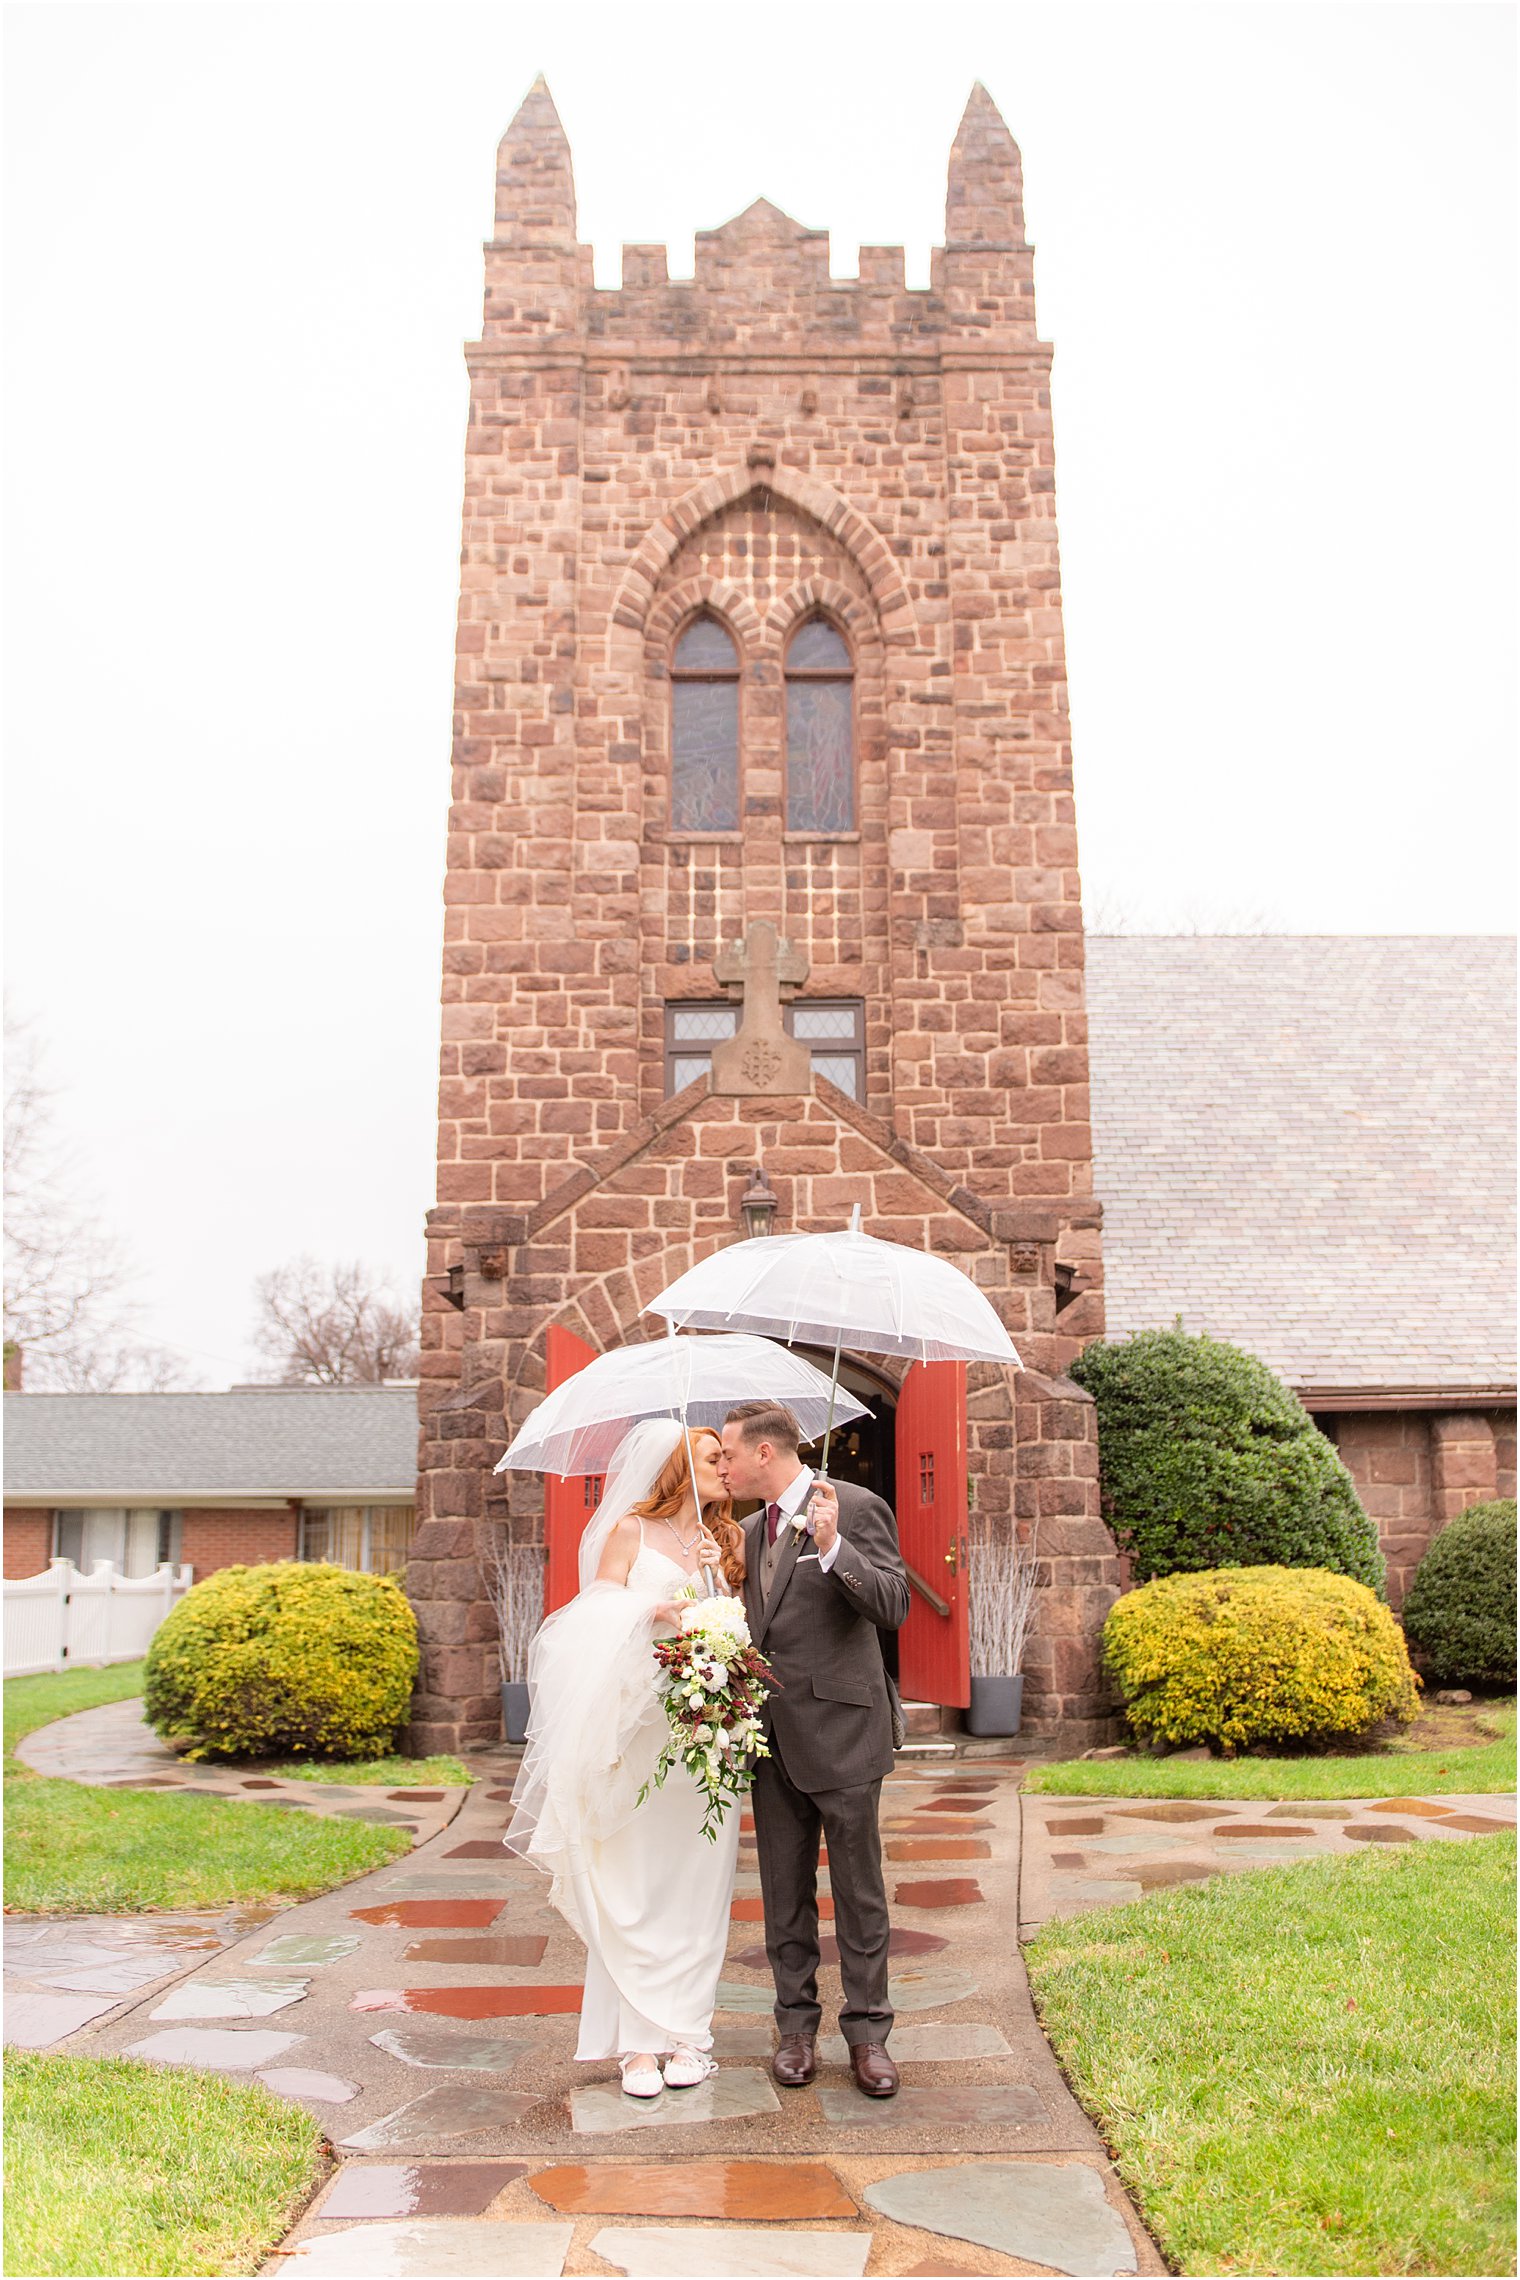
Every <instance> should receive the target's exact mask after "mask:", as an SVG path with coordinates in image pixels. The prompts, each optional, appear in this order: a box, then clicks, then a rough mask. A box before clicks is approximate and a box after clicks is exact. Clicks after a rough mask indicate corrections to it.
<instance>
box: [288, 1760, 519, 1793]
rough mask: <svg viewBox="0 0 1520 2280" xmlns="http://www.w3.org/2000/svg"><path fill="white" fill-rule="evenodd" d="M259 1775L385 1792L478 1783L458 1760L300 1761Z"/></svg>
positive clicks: (449, 1787)
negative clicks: (366, 1786)
mask: <svg viewBox="0 0 1520 2280" xmlns="http://www.w3.org/2000/svg"><path fill="white" fill-rule="evenodd" d="M259 1771H260V1772H261V1773H273V1774H278V1776H279V1778H280V1780H281V1781H330V1782H333V1783H343V1782H350V1781H360V1782H374V1783H375V1784H376V1786H377V1787H380V1788H385V1789H464V1788H468V1786H469V1785H470V1783H471V1782H473V1781H474V1779H475V1776H474V1774H473V1773H471V1771H470V1769H469V1767H468V1766H467V1765H465V1764H463V1763H462V1762H461V1760H460V1759H458V1758H457V1757H425V1758H408V1757H384V1758H360V1759H358V1760H357V1761H356V1762H355V1763H354V1764H353V1765H343V1764H341V1763H340V1762H337V1761H335V1760H329V1759H326V1758H324V1759H323V1760H322V1762H321V1764H320V1765H319V1764H317V1763H316V1762H315V1761H314V1760H313V1759H311V1758H300V1759H296V1760H294V1761H293V1762H292V1763H291V1764H289V1765H270V1766H260V1768H259Z"/></svg>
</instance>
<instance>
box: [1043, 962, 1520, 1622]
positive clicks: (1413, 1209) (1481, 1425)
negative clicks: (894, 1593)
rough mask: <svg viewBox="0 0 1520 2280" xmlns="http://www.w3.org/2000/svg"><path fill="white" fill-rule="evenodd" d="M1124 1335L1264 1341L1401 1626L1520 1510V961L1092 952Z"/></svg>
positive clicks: (1103, 1172) (1097, 1081)
mask: <svg viewBox="0 0 1520 2280" xmlns="http://www.w3.org/2000/svg"><path fill="white" fill-rule="evenodd" d="M1087 947H1088V994H1089V1001H1090V1006H1091V1017H1092V1056H1093V1141H1094V1153H1095V1159H1096V1168H1097V1179H1098V1184H1099V1189H1100V1192H1101V1194H1102V1196H1103V1198H1104V1212H1105V1218H1104V1230H1103V1235H1104V1255H1105V1259H1106V1262H1107V1289H1106V1293H1105V1296H1106V1300H1107V1308H1108V1333H1109V1336H1110V1337H1124V1336H1127V1335H1128V1334H1129V1333H1130V1332H1132V1331H1135V1330H1145V1329H1150V1328H1152V1327H1154V1326H1156V1325H1158V1324H1161V1325H1165V1324H1169V1323H1171V1322H1173V1321H1174V1320H1176V1319H1177V1317H1178V1316H1179V1315H1180V1316H1181V1318H1182V1321H1183V1324H1184V1326H1185V1328H1187V1329H1189V1330H1192V1331H1206V1332H1208V1333H1209V1334H1210V1335H1211V1336H1213V1337H1217V1338H1227V1339H1229V1340H1231V1341H1232V1342H1233V1343H1234V1344H1237V1345H1242V1346H1248V1347H1249V1348H1250V1349H1251V1351H1252V1352H1253V1353H1257V1354H1260V1355H1261V1357H1262V1359H1263V1360H1264V1361H1266V1362H1269V1363H1270V1364H1271V1366H1272V1368H1273V1369H1275V1370H1276V1371H1278V1372H1279V1374H1280V1375H1281V1376H1282V1377H1284V1378H1286V1380H1287V1382H1288V1383H1289V1385H1291V1386H1292V1387H1293V1389H1294V1391H1295V1392H1296V1393H1297V1394H1298V1396H1299V1398H1300V1400H1301V1401H1302V1402H1303V1403H1304V1405H1305V1407H1306V1408H1307V1409H1308V1410H1309V1411H1310V1412H1311V1413H1312V1414H1313V1416H1314V1419H1315V1422H1316V1423H1317V1424H1318V1425H1319V1427H1320V1429H1321V1431H1322V1432H1325V1433H1328V1435H1329V1436H1330V1438H1331V1439H1332V1440H1333V1441H1334V1442H1335V1443H1336V1446H1337V1447H1338V1449H1339V1450H1340V1454H1341V1458H1342V1461H1343V1462H1344V1463H1345V1465H1346V1467H1347V1469H1348V1471H1349V1472H1350V1473H1351V1476H1352V1478H1353V1479H1354V1480H1355V1482H1356V1485H1357V1490H1358V1493H1359V1494H1360V1496H1361V1499H1362V1502H1363V1503H1364V1504H1365V1506H1366V1508H1367V1510H1368V1511H1369V1512H1370V1513H1371V1515H1372V1517H1373V1518H1374V1519H1375V1520H1376V1522H1377V1524H1378V1529H1379V1533H1380V1535H1381V1537H1382V1542H1383V1550H1384V1552H1385V1554H1386V1555H1387V1559H1388V1596H1389V1599H1390V1601H1391V1602H1392V1604H1393V1605H1394V1606H1395V1607H1399V1606H1401V1605H1402V1604H1403V1598H1404V1591H1405V1588H1406V1586H1407V1584H1408V1582H1409V1578H1410V1575H1411V1574H1412V1572H1413V1570H1414V1568H1415V1567H1416V1566H1417V1564H1418V1562H1419V1559H1420V1555H1421V1553H1422V1552H1423V1551H1424V1549H1425V1546H1426V1545H1427V1544H1428V1543H1429V1541H1430V1538H1431V1535H1432V1534H1433V1533H1434V1531H1435V1530H1436V1529H1437V1528H1439V1527H1440V1526H1442V1525H1443V1523H1444V1522H1445V1521H1447V1520H1450V1519H1452V1518H1454V1517H1455V1515H1456V1514H1457V1513H1458V1512H1462V1511H1465V1510H1466V1508H1467V1506H1468V1505H1470V1504H1477V1503H1481V1502H1484V1501H1486V1500H1487V1499H1488V1498H1490V1497H1494V1496H1513V1495H1514V1493H1515V1233H1514V1227H1515V1215H1514V1194H1515V956H1514V944H1513V943H1512V942H1508V941H1502V940H1497V939H1490V938H1484V937H1481V936H1476V937H1458V938H1455V939H1441V938H1438V937H1434V936H1428V935H1426V936H1421V935H1410V936H1372V937H1365V936H1356V935H1321V936H1307V935H1304V936H1297V935H1295V936H1286V937H1284V936H1273V935H1262V936H1243V937H1239V938H1229V937H1220V938H1216V939H1213V940H1210V939H1207V938H1200V937H1198V936H1186V937H1177V938H1163V937H1146V936H1134V937H1131V938H1129V939H1114V940H1105V939H1103V938H1101V937H1089V940H1088V946H1087Z"/></svg>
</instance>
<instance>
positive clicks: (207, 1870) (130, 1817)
mask: <svg viewBox="0 0 1520 2280" xmlns="http://www.w3.org/2000/svg"><path fill="white" fill-rule="evenodd" d="M142 1673H143V1666H142V1664H141V1663H117V1664H116V1665H114V1666H113V1667H112V1668H111V1669H109V1670H83V1669H81V1670H67V1671H44V1672H42V1673H40V1674H39V1675H38V1676H36V1677H34V1678H10V1679H7V1680H6V1682H5V1746H6V1751H7V1757H6V1764H5V1904H6V1906H7V1908H10V1909H12V1910H13V1911H16V1910H19V1911H21V1912H22V1913H25V1914H37V1915H75V1914H81V1913H83V1914H92V1915H103V1916H132V1915H139V1914H141V1913H142V1911H143V1910H144V1909H148V1908H225V1907H227V1906H228V1905H229V1904H231V1903H238V1904H243V1905H247V1906H257V1905H259V1904H260V1903H262V1902H266V1901H270V1900H277V1901H286V1900H292V1899H306V1898H307V1897H309V1896H310V1895H311V1894H313V1893H317V1892H327V1891H330V1890H331V1888H332V1886H333V1885H335V1884H346V1883H347V1882H348V1880H349V1878H350V1877H354V1876H362V1875H363V1874H364V1873H365V1871H366V1870H367V1869H372V1868H380V1867H383V1866H384V1864H385V1863H386V1862H387V1861H391V1860H395V1859H396V1858H397V1857H398V1856H399V1855H400V1854H402V1853H404V1852H406V1851H407V1850H408V1849H409V1839H408V1837H407V1835H406V1832H405V1831H404V1830H402V1829H384V1828H379V1829H377V1828H376V1827H374V1825H373V1824H372V1823H370V1822H365V1821H351V1820H344V1819H342V1818H338V1817H329V1816H327V1815H323V1816H322V1817H321V1818H320V1819H319V1818H318V1817H317V1816H316V1815H315V1814H307V1813H281V1812H276V1811H274V1810H273V1809H272V1808H270V1807H267V1806H262V1805H241V1804H233V1803H232V1802H231V1800H226V1801H224V1800H223V1799H221V1798H219V1797H186V1796H175V1795H174V1794H173V1793H171V1792H162V1793H160V1792H155V1791H152V1790H131V1789H92V1788H87V1787H86V1786H85V1785H84V1784H83V1783H80V1782H77V1781H50V1780H45V1779H43V1778H42V1777H41V1776H40V1775H38V1774H35V1773H33V1772H32V1771H31V1770H30V1768H29V1767H27V1766H24V1765H21V1764H19V1763H18V1762H17V1761H16V1760H15V1759H14V1758H12V1757H11V1756H10V1755H9V1752H10V1751H11V1750H12V1749H14V1747H15V1745H16V1743H17V1742H18V1741H20V1740H21V1739H22V1737H23V1736H24V1735H26V1734H30V1733H33V1732H35V1731H36V1729H37V1728H38V1727H39V1726H48V1725H51V1724H52V1722H53V1721H54V1719H56V1718H67V1717H69V1716H70V1715H71V1714H72V1713H73V1712H74V1711H76V1710H93V1709H95V1708H97V1707H98V1706H99V1705H101V1704H103V1703H106V1702H121V1701H127V1700H130V1698H131V1697H132V1696H133V1695H136V1694H140V1693H141V1692H142V1684H143V1677H142ZM39 2269H41V2268H40V2267H39ZM144 2269H147V2267H144Z"/></svg>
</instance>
